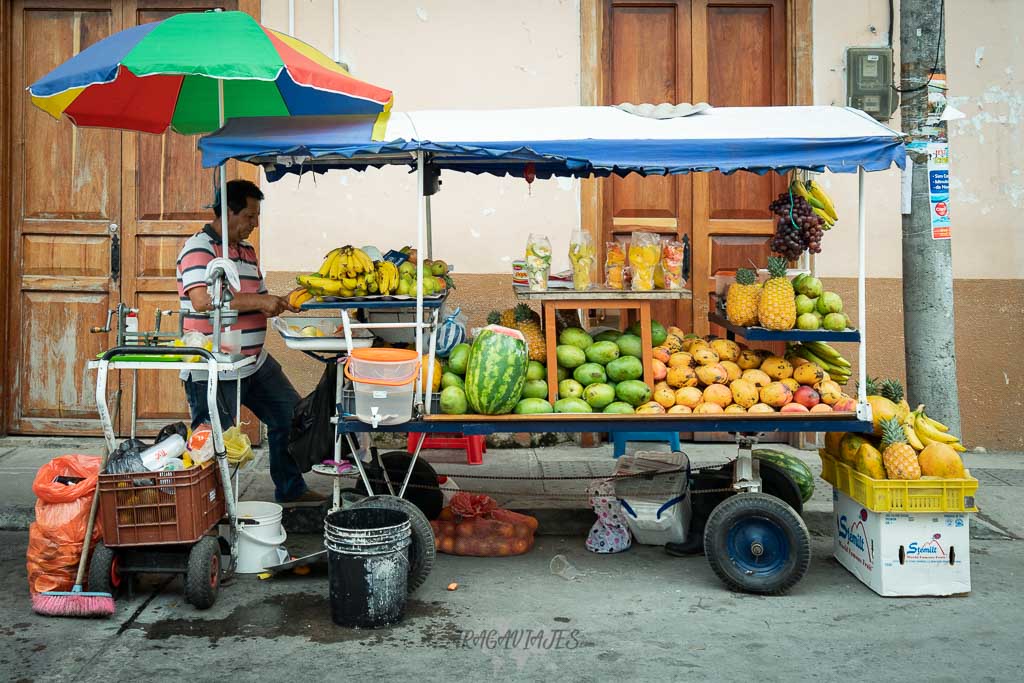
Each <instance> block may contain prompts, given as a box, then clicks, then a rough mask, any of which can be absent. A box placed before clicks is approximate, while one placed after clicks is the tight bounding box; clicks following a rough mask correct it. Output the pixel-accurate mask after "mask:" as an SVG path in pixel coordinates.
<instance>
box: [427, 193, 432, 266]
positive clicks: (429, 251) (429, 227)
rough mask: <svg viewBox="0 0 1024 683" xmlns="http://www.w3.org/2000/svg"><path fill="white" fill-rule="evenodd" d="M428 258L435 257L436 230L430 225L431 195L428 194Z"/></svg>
mask: <svg viewBox="0 0 1024 683" xmlns="http://www.w3.org/2000/svg"><path fill="white" fill-rule="evenodd" d="M427 258H428V259H433V258H434V231H433V230H432V229H431V225H430V195H427Z"/></svg>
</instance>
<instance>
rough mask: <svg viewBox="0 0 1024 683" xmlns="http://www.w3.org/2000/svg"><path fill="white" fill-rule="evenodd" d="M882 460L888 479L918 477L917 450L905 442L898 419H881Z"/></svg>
mask: <svg viewBox="0 0 1024 683" xmlns="http://www.w3.org/2000/svg"><path fill="white" fill-rule="evenodd" d="M882 462H883V463H884V464H885V474H886V476H888V477H889V479H920V478H921V465H920V463H918V461H917V451H915V450H914V448H913V447H912V446H911V445H910V444H908V443H907V437H906V435H905V434H904V433H903V427H901V426H900V422H899V420H897V419H896V418H889V419H888V420H882Z"/></svg>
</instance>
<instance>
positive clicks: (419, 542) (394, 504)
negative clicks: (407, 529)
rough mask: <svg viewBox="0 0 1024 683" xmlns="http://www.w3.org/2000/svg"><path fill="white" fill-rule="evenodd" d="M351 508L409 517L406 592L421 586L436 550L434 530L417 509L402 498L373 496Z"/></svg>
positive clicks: (432, 565) (435, 555) (431, 564)
mask: <svg viewBox="0 0 1024 683" xmlns="http://www.w3.org/2000/svg"><path fill="white" fill-rule="evenodd" d="M352 507H353V508H383V509H385V510H397V511H399V512H404V513H405V514H407V515H409V523H410V525H411V526H412V543H410V544H409V578H408V588H407V590H408V592H409V593H412V592H413V591H414V590H416V589H417V588H419V587H420V586H422V585H423V582H424V581H426V580H427V577H428V576H429V575H430V571H431V570H432V569H433V568H434V560H435V559H436V558H437V549H436V548H435V547H434V530H433V529H431V528H430V521H429V520H428V519H427V517H426V515H424V514H423V512H421V511H420V509H419V508H418V507H416V506H415V505H413V504H412V503H411V502H409V501H408V500H405V499H404V498H399V497H397V496H373V497H372V498H364V499H363V500H361V501H359V502H358V503H356V504H355V505H353V506H352Z"/></svg>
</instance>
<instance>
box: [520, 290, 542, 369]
mask: <svg viewBox="0 0 1024 683" xmlns="http://www.w3.org/2000/svg"><path fill="white" fill-rule="evenodd" d="M515 318H516V319H515V328H516V329H517V330H519V331H520V332H522V333H523V337H525V338H526V348H527V349H528V350H529V353H530V360H535V361H537V362H539V363H545V362H547V358H548V354H547V349H546V348H545V346H544V332H543V331H542V330H541V327H540V316H538V315H537V314H536V313H535V312H534V311H533V309H532V308H530V307H529V306H527V305H526V304H519V305H518V306H516V307H515Z"/></svg>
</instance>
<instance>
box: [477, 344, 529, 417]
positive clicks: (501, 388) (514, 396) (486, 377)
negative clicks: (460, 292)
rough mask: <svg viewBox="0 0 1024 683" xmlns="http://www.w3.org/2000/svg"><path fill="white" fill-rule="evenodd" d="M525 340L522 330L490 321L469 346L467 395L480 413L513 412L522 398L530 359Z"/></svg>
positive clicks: (502, 413) (499, 413)
mask: <svg viewBox="0 0 1024 683" xmlns="http://www.w3.org/2000/svg"><path fill="white" fill-rule="evenodd" d="M529 360H530V359H529V356H528V355H527V353H526V340H525V339H524V338H523V335H522V333H521V332H519V330H512V329H509V328H507V327H501V326H500V325H488V326H487V327H485V328H484V329H482V330H481V331H480V334H478V335H477V336H476V339H475V340H474V341H473V347H472V348H471V349H470V350H469V363H468V364H467V366H466V399H467V400H468V401H469V407H470V408H472V409H473V411H474V412H476V413H479V414H480V415H505V414H507V413H511V412H512V411H513V409H515V407H516V404H517V403H518V402H519V398H520V395H521V394H522V391H523V384H524V383H525V382H526V367H527V364H528V363H529Z"/></svg>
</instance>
